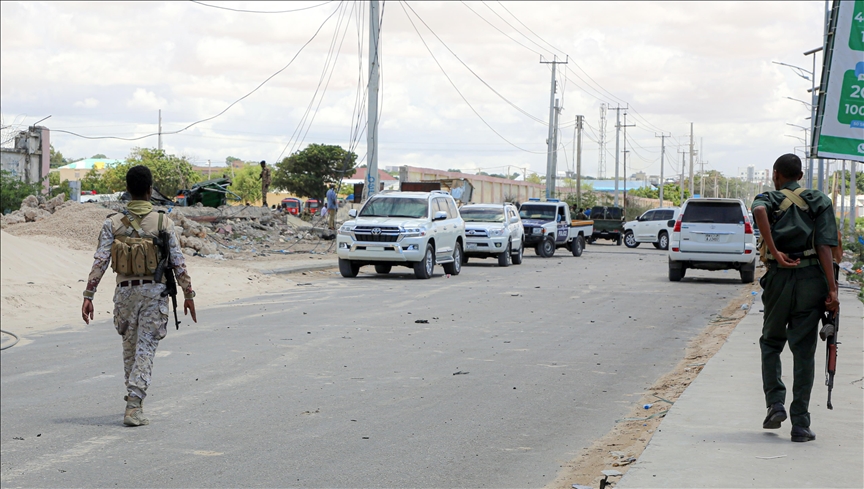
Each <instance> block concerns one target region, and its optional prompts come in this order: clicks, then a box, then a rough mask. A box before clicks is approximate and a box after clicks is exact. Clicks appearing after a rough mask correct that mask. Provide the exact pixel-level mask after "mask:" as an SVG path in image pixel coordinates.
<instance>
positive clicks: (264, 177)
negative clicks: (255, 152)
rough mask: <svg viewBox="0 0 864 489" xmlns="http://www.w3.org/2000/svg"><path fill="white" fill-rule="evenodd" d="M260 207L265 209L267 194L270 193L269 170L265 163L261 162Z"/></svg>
mask: <svg viewBox="0 0 864 489" xmlns="http://www.w3.org/2000/svg"><path fill="white" fill-rule="evenodd" d="M259 178H260V179H261V205H262V206H264V207H267V192H269V191H270V169H269V168H267V162H266V161H264V160H261V176H260V177H259Z"/></svg>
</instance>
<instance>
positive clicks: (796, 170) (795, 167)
mask: <svg viewBox="0 0 864 489" xmlns="http://www.w3.org/2000/svg"><path fill="white" fill-rule="evenodd" d="M774 170H775V171H776V172H777V173H779V174H780V175H782V176H783V177H784V178H794V179H797V178H798V177H800V176H801V158H799V157H798V156H797V155H794V154H792V153H786V154H785V155H783V156H781V157H779V158H777V161H775V162H774Z"/></svg>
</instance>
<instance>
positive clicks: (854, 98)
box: [812, 0, 864, 161]
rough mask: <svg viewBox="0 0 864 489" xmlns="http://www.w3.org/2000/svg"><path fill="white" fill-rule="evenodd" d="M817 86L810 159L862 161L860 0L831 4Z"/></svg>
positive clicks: (863, 26) (863, 33)
mask: <svg viewBox="0 0 864 489" xmlns="http://www.w3.org/2000/svg"><path fill="white" fill-rule="evenodd" d="M820 87H821V89H820V91H819V103H818V107H817V113H816V128H815V131H813V146H812V148H813V153H815V154H814V156H817V157H821V158H835V159H845V160H855V161H864V0H854V1H842V2H841V1H836V0H835V1H834V2H833V5H832V9H831V16H830V21H829V26H828V46H827V50H826V53H825V56H824V61H823V65H822V83H821V85H820Z"/></svg>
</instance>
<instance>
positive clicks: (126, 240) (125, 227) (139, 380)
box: [81, 165, 198, 426]
mask: <svg viewBox="0 0 864 489" xmlns="http://www.w3.org/2000/svg"><path fill="white" fill-rule="evenodd" d="M126 191H127V192H129V195H130V196H131V197H132V200H131V201H130V202H129V204H128V205H127V206H126V209H125V210H124V211H123V212H122V213H119V214H111V215H110V216H108V219H106V220H105V223H104V224H103V225H102V231H101V232H100V234H99V247H98V248H97V249H96V254H95V255H94V256H93V259H94V261H93V267H92V269H91V270H90V276H89V277H88V279H87V286H86V289H85V290H84V304H83V305H82V306H81V315H82V317H83V319H84V322H85V323H86V324H90V321H91V320H92V319H93V298H94V296H95V295H96V288H97V287H98V286H99V282H100V281H101V280H102V276H103V275H104V274H105V271H106V270H107V269H108V265H109V263H110V265H111V267H112V269H113V270H114V272H115V273H116V274H117V288H116V289H115V290H114V327H115V328H116V329H117V333H119V334H120V335H121V336H122V337H123V364H124V367H125V368H124V370H125V378H126V392H127V394H126V397H125V398H124V399H125V400H126V412H125V414H124V416H123V424H125V425H127V426H141V425H146V424H149V423H150V421H149V420H148V419H147V418H146V417H145V416H144V409H143V407H142V402H143V400H144V397H145V396H146V395H147V387H149V386H150V374H151V371H152V369H153V357H154V356H155V354H156V347H157V346H158V345H159V340H161V339H162V338H164V337H165V335H166V334H167V331H168V330H167V328H166V326H167V324H168V296H167V295H166V296H163V295H162V292H164V291H165V283H164V282H165V278H164V277H163V279H162V281H161V282H156V281H155V280H154V276H153V275H154V272H155V267H156V263H158V262H159V261H161V260H162V258H164V257H161V256H158V255H159V251H158V249H157V247H156V245H155V243H154V242H153V238H157V237H158V235H159V232H160V231H166V232H167V233H168V247H169V249H170V255H171V256H170V257H169V260H170V262H171V263H172V264H173V266H174V272H173V273H174V274H175V275H176V277H177V285H179V286H180V288H181V289H182V290H183V296H184V297H185V299H186V300H185V301H184V302H183V312H184V313H185V314H189V315H191V316H192V320H193V321H195V322H198V320H197V318H196V316H195V303H194V302H193V298H194V297H195V292H194V291H193V290H192V279H191V278H190V277H189V272H188V271H187V270H186V261H185V260H184V259H183V253H181V251H180V245H179V242H178V240H177V235H176V234H175V233H174V223H172V222H171V219H169V218H168V216H166V215H164V213H162V212H153V205H152V204H151V203H150V196H151V194H152V192H153V175H152V173H151V172H150V169H149V168H147V167H146V166H141V165H139V166H135V167H132V168H130V169H129V172H128V173H126ZM124 249H131V252H124ZM139 257H140V259H139ZM151 257H152V260H151ZM169 273H170V272H169Z"/></svg>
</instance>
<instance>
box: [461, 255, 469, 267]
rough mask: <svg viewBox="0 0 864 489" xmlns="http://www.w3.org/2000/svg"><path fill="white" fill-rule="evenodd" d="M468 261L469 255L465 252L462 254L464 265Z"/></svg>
mask: <svg viewBox="0 0 864 489" xmlns="http://www.w3.org/2000/svg"><path fill="white" fill-rule="evenodd" d="M466 263H468V255H465V254H463V255H462V264H463V265H464V264H466Z"/></svg>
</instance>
